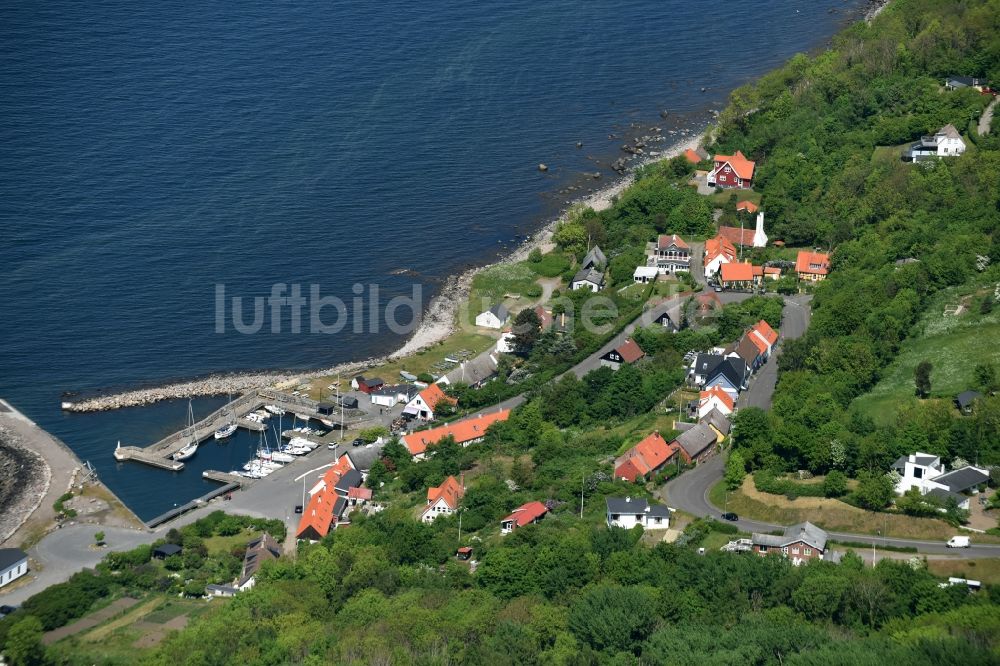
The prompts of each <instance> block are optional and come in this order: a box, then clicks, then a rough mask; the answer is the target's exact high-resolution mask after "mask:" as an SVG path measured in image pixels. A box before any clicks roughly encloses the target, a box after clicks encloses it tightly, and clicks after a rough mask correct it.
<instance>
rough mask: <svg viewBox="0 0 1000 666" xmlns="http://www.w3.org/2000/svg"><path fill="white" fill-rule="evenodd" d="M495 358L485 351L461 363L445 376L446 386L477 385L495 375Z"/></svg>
mask: <svg viewBox="0 0 1000 666" xmlns="http://www.w3.org/2000/svg"><path fill="white" fill-rule="evenodd" d="M496 371H497V357H496V356H494V355H493V353H492V352H489V351H486V352H483V353H482V354H480V355H479V356H477V357H475V358H474V359H472V360H470V361H462V362H461V363H459V365H458V367H457V368H455V369H454V370H452V371H451V372H449V373H448V374H446V375H445V379H446V380H447V382H448V384H450V385H454V384H478V383H479V382H481V381H483V380H485V379H488V378H490V377H492V376H493V375H495V374H496Z"/></svg>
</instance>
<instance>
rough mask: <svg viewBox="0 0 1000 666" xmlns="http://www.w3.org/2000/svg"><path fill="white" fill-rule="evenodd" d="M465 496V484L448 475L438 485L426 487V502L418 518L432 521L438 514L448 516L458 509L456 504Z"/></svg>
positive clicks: (426, 521)
mask: <svg viewBox="0 0 1000 666" xmlns="http://www.w3.org/2000/svg"><path fill="white" fill-rule="evenodd" d="M464 496H465V484H463V483H461V482H459V480H458V479H456V478H455V477H453V476H449V477H448V478H447V479H445V480H444V482H442V483H441V485H440V486H434V487H433V488H428V489H427V504H426V505H425V506H424V510H423V511H422V512H421V513H420V520H422V521H423V522H425V523H431V522H434V520H436V519H437V518H438V516H448V515H451V514H453V513H455V512H456V511H458V504H459V502H461V501H462V497H464Z"/></svg>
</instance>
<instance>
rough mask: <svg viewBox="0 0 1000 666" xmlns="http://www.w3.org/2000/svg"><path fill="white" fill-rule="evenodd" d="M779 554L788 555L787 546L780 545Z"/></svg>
mask: <svg viewBox="0 0 1000 666" xmlns="http://www.w3.org/2000/svg"><path fill="white" fill-rule="evenodd" d="M781 554H782V555H788V546H782V548H781Z"/></svg>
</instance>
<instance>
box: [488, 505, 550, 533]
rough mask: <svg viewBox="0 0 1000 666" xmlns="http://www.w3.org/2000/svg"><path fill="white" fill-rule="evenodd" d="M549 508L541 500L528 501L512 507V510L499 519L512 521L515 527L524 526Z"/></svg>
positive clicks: (505, 521) (502, 521) (542, 514)
mask: <svg viewBox="0 0 1000 666" xmlns="http://www.w3.org/2000/svg"><path fill="white" fill-rule="evenodd" d="M548 512H549V510H548V509H547V508H545V505H544V504H542V503H541V502H528V503H527V504H522V505H521V506H519V507H517V508H516V509H514V511H513V512H512V513H511V514H510V515H509V516H507V517H506V518H504V519H503V520H501V521H500V522H501V523H509V522H513V523H514V525H515V526H516V527H524V526H525V525H527V524H528V523H531V522H533V521H535V520H538V519H539V518H541V517H542V516H544V515H545V514H546V513H548Z"/></svg>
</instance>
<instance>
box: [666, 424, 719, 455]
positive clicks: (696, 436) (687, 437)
mask: <svg viewBox="0 0 1000 666" xmlns="http://www.w3.org/2000/svg"><path fill="white" fill-rule="evenodd" d="M716 441H717V437H716V434H715V431H714V430H712V428H711V427H710V426H708V424H705V423H699V424H698V425H696V426H695V427H694V428H691V429H690V430H688V431H687V432H682V433H681V434H679V435H677V439H675V440H674V443H675V444H677V446H679V447H680V448H681V457H682V458H684V461H685V462H687V463H690V462H691V461H692V460H701V459H704V458H706V457H708V455H709V454H710V453H711V452H712V447H713V445H714V444H715V443H716Z"/></svg>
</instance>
